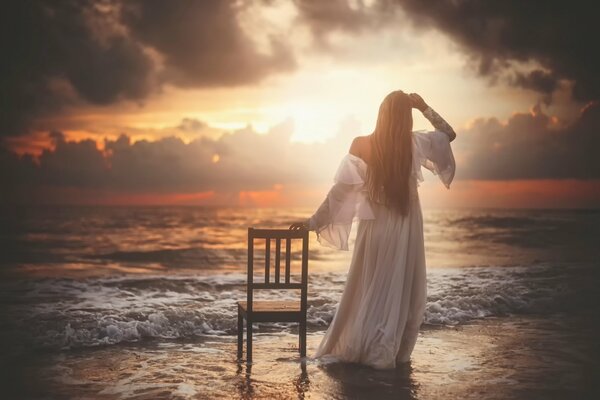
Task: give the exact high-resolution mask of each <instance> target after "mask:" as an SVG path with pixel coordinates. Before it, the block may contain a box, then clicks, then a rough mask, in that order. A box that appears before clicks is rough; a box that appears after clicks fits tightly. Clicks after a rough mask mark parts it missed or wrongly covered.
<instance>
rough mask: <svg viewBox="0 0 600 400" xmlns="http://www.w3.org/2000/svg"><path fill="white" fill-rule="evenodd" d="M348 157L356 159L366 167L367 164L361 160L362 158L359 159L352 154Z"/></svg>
mask: <svg viewBox="0 0 600 400" xmlns="http://www.w3.org/2000/svg"><path fill="white" fill-rule="evenodd" d="M348 157H350V158H356V159H357V160H359V161H361V162H362V163H363V165H364V166H365V167H367V166H368V164H367V162H366V161H365V160H363V159H362V158H360V157H359V156H355V155H354V154H352V153H348Z"/></svg>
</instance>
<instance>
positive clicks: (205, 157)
mask: <svg viewBox="0 0 600 400" xmlns="http://www.w3.org/2000/svg"><path fill="white" fill-rule="evenodd" d="M187 122H189V121H187ZM184 123H186V121H184ZM196 123H198V124H201V125H203V123H201V122H199V121H196ZM293 130H294V126H293V123H292V122H291V121H286V122H283V123H281V124H279V125H277V126H275V127H273V128H272V129H271V130H270V131H269V132H267V133H266V134H261V133H258V132H256V131H255V130H254V129H252V128H251V127H247V128H244V129H240V130H237V131H233V132H223V133H222V135H221V136H219V137H218V138H211V137H207V136H201V137H199V138H197V139H195V140H192V141H191V142H189V143H185V142H184V141H183V140H181V139H180V138H177V137H173V136H171V137H166V138H163V139H160V140H156V141H147V140H139V141H136V142H132V141H131V139H130V138H129V136H127V135H121V136H120V137H118V138H117V139H115V140H109V139H106V140H105V141H104V143H103V144H102V145H100V143H97V142H95V141H93V140H89V139H88V140H81V141H70V140H67V139H66V138H65V136H64V135H63V134H62V133H60V132H51V133H50V134H49V135H50V137H51V140H52V141H53V148H52V149H46V150H44V151H43V152H42V154H41V155H39V157H37V158H36V157H32V156H30V155H27V154H25V155H23V156H17V155H16V154H15V153H11V152H9V151H7V150H2V151H0V167H2V169H3V170H4V171H11V172H10V174H3V175H2V177H0V184H1V185H2V187H3V196H4V201H16V202H20V201H31V195H30V194H31V193H32V192H35V193H37V190H38V189H39V188H53V189H64V190H71V189H90V190H91V189H93V190H100V191H109V192H112V193H121V194H144V193H155V194H161V193H162V194H169V193H173V194H182V193H198V192H211V191H214V192H217V193H233V194H238V193H239V192H248V193H252V192H256V191H265V190H270V189H272V188H273V187H279V186H280V185H283V186H288V185H291V186H294V185H300V186H304V187H307V186H311V185H319V184H327V183H329V182H331V180H332V177H333V173H334V170H333V168H335V167H336V166H337V163H338V162H339V160H340V159H341V157H342V155H343V154H344V153H345V152H347V149H348V148H349V145H350V142H351V138H352V137H353V136H354V135H355V134H356V133H357V132H349V134H340V135H338V136H337V137H336V138H333V139H330V140H329V141H328V142H327V143H312V144H306V143H297V142H292V141H291V136H292V133H293ZM324 171H327V173H324ZM11 193H14V194H15V195H14V196H12V195H11ZM42 200H43V199H42Z"/></svg>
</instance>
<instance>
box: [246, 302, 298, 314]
mask: <svg viewBox="0 0 600 400" xmlns="http://www.w3.org/2000/svg"><path fill="white" fill-rule="evenodd" d="M238 305H239V306H240V307H241V309H242V310H244V311H248V302H247V301H238ZM252 312H253V313H265V312H266V313H272V312H300V302H299V301H260V300H259V301H253V302H252Z"/></svg>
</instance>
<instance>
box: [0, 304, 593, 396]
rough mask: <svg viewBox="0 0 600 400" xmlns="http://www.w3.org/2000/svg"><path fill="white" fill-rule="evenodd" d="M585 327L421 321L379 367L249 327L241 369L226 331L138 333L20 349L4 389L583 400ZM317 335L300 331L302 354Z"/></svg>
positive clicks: (588, 385) (14, 392)
mask: <svg viewBox="0 0 600 400" xmlns="http://www.w3.org/2000/svg"><path fill="white" fill-rule="evenodd" d="M593 334H594V329H593V326H592V325H590V323H589V319H588V318H573V317H567V316H566V315H565V316H561V315H557V316H556V317H555V318H554V319H553V320H549V319H548V318H543V319H542V318H536V317H531V316H527V317H523V316H520V317H514V318H513V317H510V318H486V319H485V320H477V321H474V322H472V323H469V324H464V325H460V326H458V327H454V328H452V327H444V328H425V329H423V330H422V331H421V333H420V337H419V340H418V342H417V345H416V348H415V351H414V352H413V355H412V360H411V362H410V363H407V364H404V365H402V366H400V367H398V368H396V369H394V370H383V371H377V370H373V369H371V368H368V367H363V366H360V365H356V364H350V363H340V362H324V361H317V360H314V359H311V358H310V357H308V358H307V359H305V360H301V359H300V358H299V356H298V353H297V347H296V346H297V336H294V335H291V334H287V333H286V334H283V333H278V332H269V333H261V334H258V335H257V337H256V338H255V351H254V362H253V364H252V365H251V366H247V365H246V364H245V363H244V362H241V363H239V362H237V360H236V359H235V353H236V352H235V346H236V344H235V337H233V336H225V337H223V336H214V337H203V338H201V339H198V340H194V341H190V340H186V341H181V342H178V341H173V342H167V343H164V342H163V343H151V342H150V343H149V342H147V341H146V342H143V343H139V344H122V345H116V346H107V347H100V348H87V349H79V350H71V351H64V352H60V353H47V354H36V355H35V356H32V355H30V356H29V357H27V358H20V360H21V365H23V367H22V368H18V365H19V363H15V364H14V365H13V369H12V375H11V374H10V373H9V375H8V377H10V376H12V377H13V378H12V379H11V380H10V382H8V381H7V383H8V384H9V386H10V387H7V388H6V390H5V391H4V393H6V394H9V395H10V396H11V397H20V398H33V399H37V398H39V399H47V398H59V399H63V398H64V399H71V398H78V399H123V398H127V399H213V398H227V399H233V398H240V399H279V398H281V399H288V398H290V399H294V398H299V399H303V398H306V399H321V398H322V399H363V398H364V399H392V398H393V399H588V398H589V399H591V398H598V397H597V394H598V393H599V392H598V379H597V378H598V371H600V370H599V364H598V360H597V358H596V357H595V355H597V354H598V351H597V350H598V345H597V344H595V341H594V340H593V337H594V336H593ZM322 335H323V331H313V332H310V333H309V337H308V353H309V355H310V354H312V353H313V352H314V351H315V349H316V347H317V345H318V344H319V341H320V339H321V337H322ZM13 355H14V356H15V357H16V356H17V354H16V353H14V354H13ZM19 357H22V355H20V356H19ZM5 378H7V376H5Z"/></svg>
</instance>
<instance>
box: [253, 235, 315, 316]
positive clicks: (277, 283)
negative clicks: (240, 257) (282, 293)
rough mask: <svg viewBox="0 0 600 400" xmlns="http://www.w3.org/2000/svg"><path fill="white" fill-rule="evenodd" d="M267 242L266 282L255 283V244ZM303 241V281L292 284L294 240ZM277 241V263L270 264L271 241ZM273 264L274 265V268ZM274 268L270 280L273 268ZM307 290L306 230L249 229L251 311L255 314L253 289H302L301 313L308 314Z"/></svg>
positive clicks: (301, 279)
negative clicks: (282, 271) (282, 262)
mask: <svg viewBox="0 0 600 400" xmlns="http://www.w3.org/2000/svg"><path fill="white" fill-rule="evenodd" d="M255 239H264V240H265V265H264V269H265V278H264V282H254V241H255ZM294 239H296V240H298V239H299V240H302V253H301V274H300V282H291V279H290V275H291V261H292V250H291V248H292V240H294ZM272 240H275V257H274V263H272V262H271V260H272V258H271V252H272V248H271V241H272ZM282 240H283V241H285V270H284V273H283V276H282V273H281V242H282ZM272 264H274V265H272ZM272 266H273V267H274V268H273V269H274V274H273V280H271V267H272ZM307 288H308V231H307V230H305V229H301V230H291V229H256V228H248V287H247V295H248V299H247V301H248V305H247V307H248V311H252V299H253V292H254V289H300V310H301V311H302V312H306V297H307Z"/></svg>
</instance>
